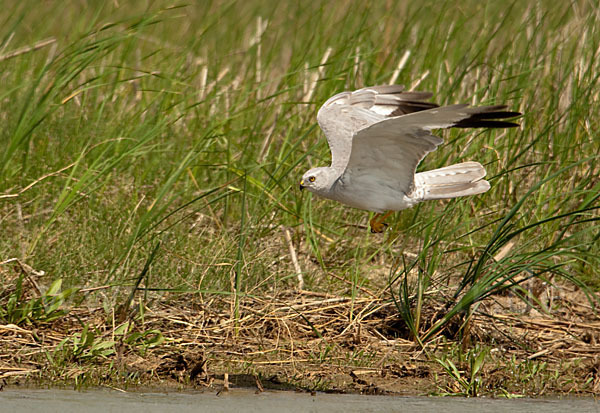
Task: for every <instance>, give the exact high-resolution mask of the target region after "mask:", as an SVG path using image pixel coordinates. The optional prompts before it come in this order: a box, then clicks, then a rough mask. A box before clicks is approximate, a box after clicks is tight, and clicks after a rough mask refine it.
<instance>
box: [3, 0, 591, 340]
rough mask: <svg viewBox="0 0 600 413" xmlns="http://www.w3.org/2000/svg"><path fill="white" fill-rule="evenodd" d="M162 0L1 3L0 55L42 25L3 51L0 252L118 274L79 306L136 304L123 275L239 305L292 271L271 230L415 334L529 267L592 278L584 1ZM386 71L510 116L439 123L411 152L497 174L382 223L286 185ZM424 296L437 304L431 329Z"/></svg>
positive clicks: (71, 275)
mask: <svg viewBox="0 0 600 413" xmlns="http://www.w3.org/2000/svg"><path fill="white" fill-rule="evenodd" d="M171 4H172V2H161V1H152V2H150V1H149V2H116V1H115V2H98V3H95V2H92V3H86V4H84V3H81V2H75V1H49V2H44V6H43V7H40V6H39V5H37V2H34V1H29V2H27V1H24V2H11V3H9V4H7V5H5V7H3V8H2V11H0V22H2V25H1V26H0V50H1V52H0V56H5V55H7V54H8V53H9V52H11V51H14V50H17V49H18V48H20V47H26V46H30V45H34V44H35V43H36V42H38V41H41V40H44V39H48V38H54V39H56V42H54V43H52V44H50V45H48V46H46V47H42V48H40V49H38V50H35V51H31V52H29V53H23V54H19V55H17V56H14V57H11V58H6V59H4V60H0V82H1V84H2V85H3V87H2V89H1V90H0V96H1V99H0V119H1V120H2V128H1V129H0V233H1V234H2V237H0V262H4V261H6V260H9V259H11V258H18V259H19V260H20V261H21V262H24V263H27V264H28V265H29V266H31V267H32V268H34V269H36V270H38V271H44V272H45V275H44V276H42V277H41V281H40V282H41V283H42V284H43V285H50V284H51V283H52V282H53V281H54V280H62V282H63V284H64V286H65V288H89V287H96V286H102V285H105V284H109V285H113V286H115V288H112V289H107V290H103V294H102V295H94V294H90V295H86V296H85V297H82V298H81V300H87V301H86V303H87V304H90V305H93V304H98V303H100V304H102V305H103V306H104V307H105V308H110V307H113V306H116V305H117V304H122V303H124V302H126V303H128V304H129V303H130V302H131V299H130V300H129V301H128V300H127V298H128V297H129V294H130V293H131V291H132V287H137V288H138V289H141V290H142V297H143V298H144V299H147V300H158V299H168V298H169V297H171V296H173V295H177V294H185V295H186V296H188V297H189V299H190V300H195V299H198V300H201V299H203V298H205V297H209V296H212V295H227V296H229V295H231V296H233V297H234V298H235V300H234V302H235V311H234V312H233V316H234V317H236V318H237V317H239V316H240V309H239V302H238V300H237V299H238V298H239V297H241V296H243V295H255V296H260V295H261V294H265V293H268V292H272V291H280V290H285V289H292V288H295V286H296V285H297V281H296V274H295V270H294V267H293V265H292V262H291V259H290V256H289V249H288V244H287V243H286V241H285V238H284V236H283V232H282V227H286V228H290V229H291V231H292V238H293V243H294V246H295V249H296V251H297V253H298V255H299V261H300V266H301V268H302V271H303V272H304V280H305V287H304V288H305V289H312V290H318V291H325V292H333V293H336V294H343V295H351V296H353V297H355V296H357V295H359V294H362V293H361V289H360V287H367V288H370V289H372V290H378V289H384V288H386V286H388V285H391V290H392V291H393V292H394V294H395V297H396V299H397V302H398V307H399V309H400V311H401V314H402V315H403V317H404V318H405V319H406V320H407V322H408V323H409V324H410V325H411V328H412V329H413V330H414V331H413V332H414V335H415V337H420V338H421V339H423V340H428V339H431V338H432V337H434V336H435V335H436V334H438V333H439V332H440V331H441V329H442V328H443V327H444V326H445V325H446V324H447V322H448V321H449V320H450V318H452V317H454V316H456V315H460V314H463V315H464V314H468V313H469V312H470V311H472V306H473V304H475V303H477V302H478V301H479V300H481V299H483V298H485V297H488V296H489V295H490V294H491V293H493V292H495V291H498V290H500V289H502V288H505V287H506V286H510V285H512V284H514V283H516V282H518V281H519V282H520V280H523V279H527V278H528V277H541V278H544V279H547V280H548V281H549V282H553V281H554V280H558V278H564V279H567V280H570V281H572V282H575V283H576V284H577V285H580V286H584V285H585V286H588V287H591V288H592V289H593V288H597V287H598V286H599V285H600V283H599V280H598V277H597V274H598V270H599V267H600V258H599V257H600V242H599V237H600V225H599V221H598V220H599V218H600V215H599V213H598V208H599V206H600V203H599V200H598V197H599V194H600V181H599V180H598V174H599V172H600V168H599V167H598V156H599V148H600V136H599V132H598V130H599V121H598V113H599V109H600V99H599V96H598V93H599V91H600V84H599V76H600V62H599V58H600V56H599V53H600V50H599V49H598V46H597V45H598V44H600V32H599V31H598V27H600V18H599V15H598V11H597V10H598V6H599V5H598V2H597V1H595V0H591V1H573V2H564V3H560V4H558V3H555V2H546V1H539V2H536V3H532V2H518V1H514V2H512V4H510V5H508V6H506V5H505V3H501V2H481V1H475V0H473V1H471V0H469V1H460V2H444V3H440V2H438V1H424V2H387V3H385V4H384V2H381V3H377V5H376V6H373V7H369V8H368V7H367V6H365V5H363V4H362V3H350V2H291V1H290V2H286V1H283V2H272V3H271V2H261V1H239V2H238V1H228V2H226V1H223V2H219V1H213V2H201V3H198V5H197V4H195V3H192V4H187V5H186V4H183V3H182V4H181V5H179V6H175V7H171V6H169V5H171ZM407 52H409V53H410V54H409V55H407ZM403 56H408V58H407V60H406V64H405V65H404V66H403V67H401V68H400V70H399V71H398V70H397V68H398V67H399V66H398V65H399V62H401V61H402V59H403ZM393 78H396V83H400V84H405V85H407V86H408V87H412V86H414V85H417V84H418V86H417V89H419V90H430V91H434V93H435V101H436V102H437V103H440V104H450V103H458V102H467V103H472V104H496V103H506V104H508V106H509V108H510V110H519V111H521V112H523V113H524V116H523V118H522V119H521V121H520V122H521V124H522V126H521V127H520V128H518V129H512V130H508V131H504V130H494V131H486V130H475V131H464V130H452V131H445V132H440V133H441V136H443V137H444V139H445V141H446V144H445V145H443V146H442V147H440V148H439V149H438V150H437V151H436V152H435V153H433V154H431V155H430V156H428V157H427V158H426V160H425V161H424V163H423V165H421V167H420V168H422V169H432V168H436V167H440V166H442V165H447V164H450V163H457V162H461V161H466V160H477V161H479V162H481V163H482V164H484V165H486V168H487V170H488V176H489V180H490V182H491V184H492V189H491V190H490V191H489V192H488V193H486V194H484V195H481V196H477V197H470V198H463V199H457V200H452V201H445V202H429V203H425V204H422V205H420V206H418V207H417V208H414V209H412V210H408V211H404V212H401V213H398V214H396V215H395V218H393V219H391V220H390V222H389V223H390V224H391V229H390V230H388V232H387V233H386V234H385V235H383V236H375V235H372V234H370V233H369V232H368V230H367V229H366V228H365V224H366V222H367V219H368V214H367V213H365V212H363V211H357V210H353V209H351V208H348V207H345V206H342V205H339V204H336V203H333V202H331V201H327V200H321V199H317V198H313V197H311V195H310V194H307V193H301V192H300V191H299V190H298V181H299V177H300V176H301V175H302V173H303V172H304V171H305V170H307V169H308V168H310V167H312V166H316V165H326V164H328V162H329V153H328V148H327V144H326V142H325V140H324V139H323V137H322V134H321V132H320V131H319V129H318V127H316V112H317V110H318V108H319V106H320V104H321V103H323V102H324V101H325V100H326V99H327V98H328V97H329V96H331V95H332V94H334V93H337V92H340V91H342V90H347V89H352V88H357V87H362V86H366V85H373V84H383V83H388V82H390V80H391V79H393ZM505 246H511V248H510V250H508V252H507V253H506V254H504V255H503V256H502V257H501V258H498V259H493V257H494V256H497V254H498V253H499V252H500V251H501V249H502V248H503V247H505ZM403 253H407V254H406V255H403ZM409 253H410V254H409ZM414 257H416V259H415V258H414ZM3 266H4V269H7V268H8V264H4V265H3ZM2 269H3V267H0V275H1V274H8V271H6V272H4V273H3V272H2ZM410 269H418V272H419V274H420V276H419V278H418V282H417V283H415V281H414V280H413V279H411V278H410V277H409V276H408V275H409V272H410V271H409V270H410ZM330 274H335V275H337V277H332V276H331V275H330ZM554 277H558V278H554ZM340 279H341V280H344V279H345V280H347V281H349V283H344V282H342V281H341V280H340ZM396 281H398V282H396ZM3 284H5V283H3ZM448 285H449V286H450V287H449V288H450V290H449V293H445V294H444V295H439V296H433V298H432V296H431V295H426V294H425V292H426V291H428V290H429V289H433V290H434V291H439V289H440V286H443V287H444V288H447V286H448ZM2 288H5V287H0V291H2ZM446 292H447V291H446ZM138 294H139V293H138ZM1 295H2V296H5V295H6V294H1ZM426 300H434V301H441V302H442V303H443V304H444V305H446V306H447V307H446V308H447V309H448V314H447V315H446V316H445V317H444V318H442V320H441V322H443V324H440V325H437V326H433V327H430V329H428V330H422V329H421V327H422V326H420V324H419V319H420V317H421V309H422V308H424V307H425V306H427V303H426V302H425V301H426ZM0 314H2V313H0ZM25 317H27V315H25ZM421 330H422V331H421Z"/></svg>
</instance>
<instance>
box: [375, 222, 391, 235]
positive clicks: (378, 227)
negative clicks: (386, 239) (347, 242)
mask: <svg viewBox="0 0 600 413" xmlns="http://www.w3.org/2000/svg"><path fill="white" fill-rule="evenodd" d="M387 227H388V224H386V223H385V222H371V233H373V234H381V233H382V232H383V231H385V229H386V228H387Z"/></svg>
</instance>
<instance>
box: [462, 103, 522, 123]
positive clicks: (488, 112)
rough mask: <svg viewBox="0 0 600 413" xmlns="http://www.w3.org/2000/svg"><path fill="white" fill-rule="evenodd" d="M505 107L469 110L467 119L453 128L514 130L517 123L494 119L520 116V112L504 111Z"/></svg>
mask: <svg viewBox="0 0 600 413" xmlns="http://www.w3.org/2000/svg"><path fill="white" fill-rule="evenodd" d="M505 108H506V106H487V107H485V106H484V107H481V108H470V109H471V110H472V111H473V112H474V113H472V114H471V115H470V116H469V117H468V118H467V119H463V120H461V121H460V122H457V123H456V124H455V125H454V126H453V127H455V128H515V127H517V126H520V125H519V124H518V123H514V122H507V121H502V120H496V119H507V118H515V117H517V116H521V113H520V112H512V111H504V110H499V109H505Z"/></svg>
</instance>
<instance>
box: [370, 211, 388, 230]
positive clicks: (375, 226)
mask: <svg viewBox="0 0 600 413" xmlns="http://www.w3.org/2000/svg"><path fill="white" fill-rule="evenodd" d="M393 212H394V211H388V212H386V213H385V214H375V215H374V216H373V218H371V220H370V221H369V226H370V227H371V232H373V233H376V234H379V233H382V232H383V231H385V228H386V227H387V224H386V223H385V222H383V221H385V220H386V218H387V217H389V216H390V215H392V213H393Z"/></svg>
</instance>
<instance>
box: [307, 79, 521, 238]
mask: <svg viewBox="0 0 600 413" xmlns="http://www.w3.org/2000/svg"><path fill="white" fill-rule="evenodd" d="M431 96H432V94H431V93H429V92H417V91H405V90H404V87H403V86H400V85H385V86H371V87H366V88H363V89H358V90H356V91H353V92H349V91H348V92H342V93H338V94H337V95H335V96H333V97H331V98H329V99H328V100H327V101H326V102H325V103H324V104H323V106H321V109H319V112H318V114H317V121H318V122H319V126H320V127H321V129H322V130H323V132H324V133H325V137H326V138H327V142H328V143H329V149H330V150H331V166H326V167H319V168H313V169H311V170H309V171H307V172H306V173H305V174H304V175H303V176H302V180H301V181H300V189H307V190H309V191H311V192H314V193H315V194H317V195H319V196H322V197H324V198H328V199H332V200H334V201H338V202H341V203H343V204H346V205H349V206H351V207H354V208H359V209H364V210H368V211H373V212H375V213H376V214H375V215H374V216H373V218H372V219H371V220H370V222H369V226H370V228H371V232H376V233H380V232H383V231H384V230H385V227H386V226H387V224H385V223H384V220H385V219H386V218H387V217H388V216H389V215H390V214H391V213H392V212H393V211H400V210H403V209H406V208H410V207H412V206H414V205H416V204H418V203H419V202H422V201H427V200H432V199H447V198H456V197H460V196H467V195H476V194H481V193H483V192H486V191H487V190H488V189H490V184H489V182H488V181H486V180H485V179H483V178H484V177H485V174H486V172H485V169H484V168H483V166H482V165H481V164H480V163H478V162H463V163H459V164H454V165H450V166H446V167H443V168H439V169H434V170H430V171H426V172H419V173H416V169H417V166H418V165H419V162H421V160H422V159H423V158H424V157H425V155H427V154H428V153H429V152H432V151H434V150H435V149H436V148H437V147H438V146H439V145H440V144H442V142H443V140H442V139H440V138H438V137H437V136H434V135H432V133H431V130H432V129H447V128H510V127H515V126H519V125H518V124H516V123H513V122H509V121H506V120H504V119H507V118H514V117H516V116H520V115H521V113H519V112H511V111H506V110H505V109H506V106H504V105H495V106H479V107H469V105H466V104H459V105H449V106H442V107H440V106H438V105H437V104H435V103H431V102H426V100H427V99H429V98H431ZM498 119H503V120H498Z"/></svg>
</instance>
